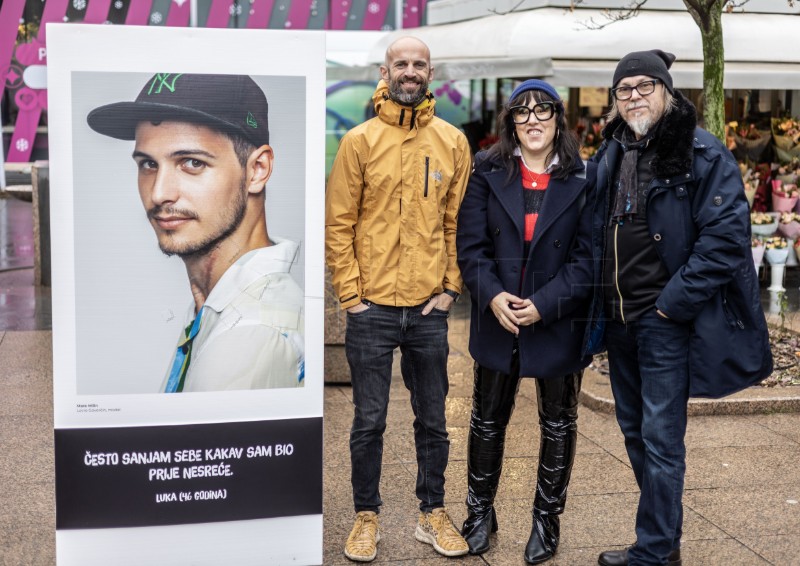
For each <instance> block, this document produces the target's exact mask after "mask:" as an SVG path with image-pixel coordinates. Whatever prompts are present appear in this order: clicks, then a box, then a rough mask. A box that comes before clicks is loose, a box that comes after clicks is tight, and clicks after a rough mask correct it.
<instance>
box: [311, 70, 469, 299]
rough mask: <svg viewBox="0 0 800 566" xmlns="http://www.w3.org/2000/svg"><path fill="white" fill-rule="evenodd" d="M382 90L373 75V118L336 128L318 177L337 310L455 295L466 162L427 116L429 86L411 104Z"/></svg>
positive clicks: (456, 136) (455, 136) (455, 135)
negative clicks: (333, 150)
mask: <svg viewBox="0 0 800 566" xmlns="http://www.w3.org/2000/svg"><path fill="white" fill-rule="evenodd" d="M388 91H389V89H388V86H387V84H386V83H385V82H384V81H383V80H381V81H380V82H379V83H378V88H377V90H376V91H375V94H374V95H373V97H372V100H373V102H374V104H375V112H376V113H377V116H376V117H375V118H372V119H371V120H368V121H366V122H364V123H363V124H360V125H358V126H356V127H355V128H353V129H352V130H350V131H349V132H348V133H347V134H345V136H344V137H343V138H342V141H341V144H340V145H339V152H338V154H337V155H336V160H335V161H334V164H333V168H332V169H331V173H330V176H329V178H328V187H327V191H326V194H325V210H326V217H325V248H326V259H327V264H328V267H329V268H330V270H331V274H332V278H333V286H334V289H335V290H336V294H337V296H338V297H339V302H340V304H341V307H342V308H343V309H346V308H348V307H352V306H354V305H356V304H358V303H359V301H360V300H361V299H366V300H368V301H371V302H374V303H376V304H379V305H390V306H398V307H401V306H416V305H420V304H422V303H424V302H425V301H427V300H428V299H429V298H430V297H431V296H432V295H434V294H437V293H441V292H442V291H444V289H450V290H452V291H455V292H457V293H460V292H461V273H460V272H459V270H458V265H457V264H456V221H457V217H458V208H459V206H460V205H461V199H462V198H463V196H464V190H465V189H466V186H467V180H468V179H469V175H470V172H471V168H472V160H471V155H470V150H469V145H468V144H467V139H466V138H465V137H464V134H462V133H461V132H460V131H459V130H458V129H457V128H455V127H453V126H451V125H450V124H448V123H447V122H445V121H443V120H441V119H439V118H437V117H436V116H434V113H433V108H434V105H435V102H434V100H433V95H432V94H431V93H430V92H428V96H427V97H426V98H425V100H424V101H423V102H421V103H420V104H419V105H418V106H417V107H416V108H411V107H407V106H402V105H400V104H398V103H396V102H394V101H393V100H390V99H389V95H388Z"/></svg>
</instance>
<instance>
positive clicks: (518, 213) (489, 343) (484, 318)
mask: <svg viewBox="0 0 800 566" xmlns="http://www.w3.org/2000/svg"><path fill="white" fill-rule="evenodd" d="M594 170H595V165H594V164H589V165H588V170H587V171H586V173H587V174H586V175H585V176H583V175H579V174H580V173H581V172H583V171H584V165H583V163H582V162H580V161H578V164H577V166H576V169H575V170H574V171H573V172H572V173H571V175H570V176H569V177H568V178H567V179H554V178H551V179H550V183H549V185H548V187H547V189H546V191H545V197H544V201H543V204H542V209H541V211H540V212H539V217H538V220H537V222H536V228H535V230H534V237H533V241H532V242H531V246H530V252H529V254H528V257H527V258H523V250H524V226H525V205H524V200H523V199H524V197H523V188H522V177H521V175H519V174H518V175H517V176H516V178H514V179H513V181H512V182H511V183H509V182H507V178H508V173H507V170H506V169H505V168H504V167H503V166H502V165H501V164H500V163H498V162H494V161H492V160H490V159H488V158H487V157H486V154H485V153H484V152H481V153H478V154H477V155H476V156H475V170H474V171H473V173H472V177H471V178H470V181H469V184H468V185H467V191H466V194H465V196H464V201H463V203H462V205H461V209H460V211H459V215H458V233H457V237H456V246H457V250H458V265H459V267H460V268H461V274H462V276H463V277H464V283H465V284H466V286H467V288H468V289H469V292H470V296H471V300H472V316H471V321H470V339H469V351H470V354H471V355H472V357H473V359H474V360H475V361H476V362H478V364H480V365H481V366H483V367H485V368H487V369H490V370H492V371H498V372H502V373H506V374H508V373H510V372H511V361H512V349H513V347H514V335H513V334H512V333H510V332H508V331H507V330H505V329H504V328H503V327H502V326H500V323H499V322H498V321H497V318H496V317H495V315H494V313H493V312H492V309H491V307H490V306H489V305H490V303H491V301H492V299H493V298H494V297H495V296H497V294H498V293H501V292H502V291H506V292H509V293H511V294H513V295H516V296H518V297H522V298H529V299H530V300H531V301H532V302H533V304H534V305H535V306H536V308H537V310H538V311H539V313H540V314H541V316H542V320H540V321H539V322H537V323H535V324H533V325H530V326H521V327H520V333H519V362H520V376H522V377H540V378H554V377H562V376H564V375H566V374H568V373H572V372H575V371H578V370H581V369H583V368H585V367H586V366H587V365H588V364H589V362H590V361H591V356H588V355H581V345H582V341H583V335H584V330H585V328H586V319H587V314H588V300H589V298H590V295H591V285H592V267H591V249H592V242H591V240H592V234H591V212H592V206H590V205H589V203H591V202H593V200H594V197H593V196H592V195H593V192H594Z"/></svg>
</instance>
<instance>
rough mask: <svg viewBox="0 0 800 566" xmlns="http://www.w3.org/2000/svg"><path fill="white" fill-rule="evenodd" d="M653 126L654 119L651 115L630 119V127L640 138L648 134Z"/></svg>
mask: <svg viewBox="0 0 800 566" xmlns="http://www.w3.org/2000/svg"><path fill="white" fill-rule="evenodd" d="M652 126H653V120H652V119H651V118H650V117H646V118H634V119H631V120H628V127H629V128H630V129H631V130H633V133H634V134H636V135H637V136H638V137H640V138H641V137H643V136H645V135H647V132H649V131H650V128H651V127H652Z"/></svg>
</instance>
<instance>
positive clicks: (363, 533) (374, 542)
mask: <svg viewBox="0 0 800 566" xmlns="http://www.w3.org/2000/svg"><path fill="white" fill-rule="evenodd" d="M379 540H381V531H380V528H379V527H378V514H377V513H375V512H374V511H359V512H358V513H357V514H356V522H355V524H354V525H353V530H352V531H350V536H349V537H347V542H346V543H345V545H344V555H345V556H347V557H348V558H349V559H350V560H355V561H356V562H371V561H372V560H375V555H376V554H378V541H379Z"/></svg>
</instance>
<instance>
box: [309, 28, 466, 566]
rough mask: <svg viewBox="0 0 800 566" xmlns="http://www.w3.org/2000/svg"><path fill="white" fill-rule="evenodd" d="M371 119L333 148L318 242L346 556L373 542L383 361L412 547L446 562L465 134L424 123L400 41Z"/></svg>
mask: <svg viewBox="0 0 800 566" xmlns="http://www.w3.org/2000/svg"><path fill="white" fill-rule="evenodd" d="M381 77H382V80H381V81H380V82H379V83H378V88H377V90H376V91H375V94H374V95H373V97H372V100H373V102H374V105H375V113H376V114H377V116H376V117H374V118H372V119H371V120H368V121H367V122H365V123H363V124H361V125H359V126H356V127H355V128H353V129H352V130H350V131H349V132H348V133H347V134H346V135H345V136H344V137H343V138H342V141H341V144H340V146H339V152H338V154H337V156H336V160H335V162H334V164H333V168H332V170H331V173H330V177H329V179H328V187H327V193H326V199H325V200H326V219H325V246H326V258H327V263H328V267H329V268H330V271H331V275H332V280H333V287H334V289H335V291H336V294H337V296H338V297H339V302H340V305H341V307H342V309H345V310H346V311H347V333H346V335H345V351H346V354H347V361H348V363H349V364H350V371H351V379H352V385H353V404H354V408H355V416H354V419H353V426H352V429H351V431H350V459H351V465H352V470H351V481H352V485H353V503H354V507H355V511H356V519H355V525H354V526H353V529H352V531H351V533H350V536H349V537H348V539H347V543H346V544H345V549H344V553H345V555H346V556H347V557H348V558H349V559H351V560H355V561H359V562H368V561H370V560H373V559H374V558H375V556H376V552H377V543H378V541H379V540H380V529H379V525H378V512H379V511H380V506H381V503H382V501H381V497H380V493H379V490H378V487H379V483H380V478H381V459H382V454H383V431H384V430H385V428H386V413H387V408H388V404H389V387H390V383H391V377H392V358H393V353H394V350H395V349H396V348H400V352H401V356H402V357H401V361H400V368H401V371H402V375H403V381H404V383H405V386H406V388H407V389H408V390H409V391H410V393H411V406H412V408H413V410H414V417H415V419H414V441H415V444H416V451H417V486H416V494H417V498H418V499H419V502H420V503H419V509H420V514H419V520H418V524H417V528H416V532H415V537H416V539H417V540H419V541H421V542H424V543H428V544H431V545H433V547H434V549H435V550H436V551H437V552H438V553H440V554H442V555H444V556H462V555H464V554H466V553H467V552H468V550H469V547H468V546H467V543H466V542H465V541H464V539H463V538H462V537H461V535H460V533H459V532H458V531H457V530H456V528H455V527H454V526H453V523H452V521H451V519H450V517H449V516H448V514H447V511H446V510H445V508H444V472H445V468H446V467H447V459H448V451H449V441H448V439H447V428H446V426H445V424H446V423H445V399H446V397H447V391H448V380H447V355H448V343H447V317H448V311H449V309H450V306H451V305H452V303H453V301H454V300H455V299H456V298H458V294H459V293H460V292H461V274H460V272H459V269H458V265H457V264H456V219H457V215H458V209H459V206H460V205H461V199H462V198H463V195H464V190H465V188H466V185H467V179H468V178H469V174H470V169H471V159H470V152H469V146H468V144H467V140H466V137H465V136H464V135H463V134H462V133H461V132H460V131H458V130H457V129H456V128H454V127H453V126H451V125H450V124H447V123H446V122H444V121H442V120H440V119H439V118H437V117H436V116H434V105H435V101H434V100H433V95H432V94H431V93H430V91H429V90H428V84H429V82H430V81H431V80H432V79H433V67H431V64H430V52H429V50H428V47H427V46H426V45H425V44H424V43H422V42H421V41H420V40H418V39H416V38H413V37H403V38H400V39H398V40H396V41H395V42H394V43H392V44H391V45H390V46H389V48H388V49H387V50H386V59H385V64H384V65H383V66H381Z"/></svg>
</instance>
